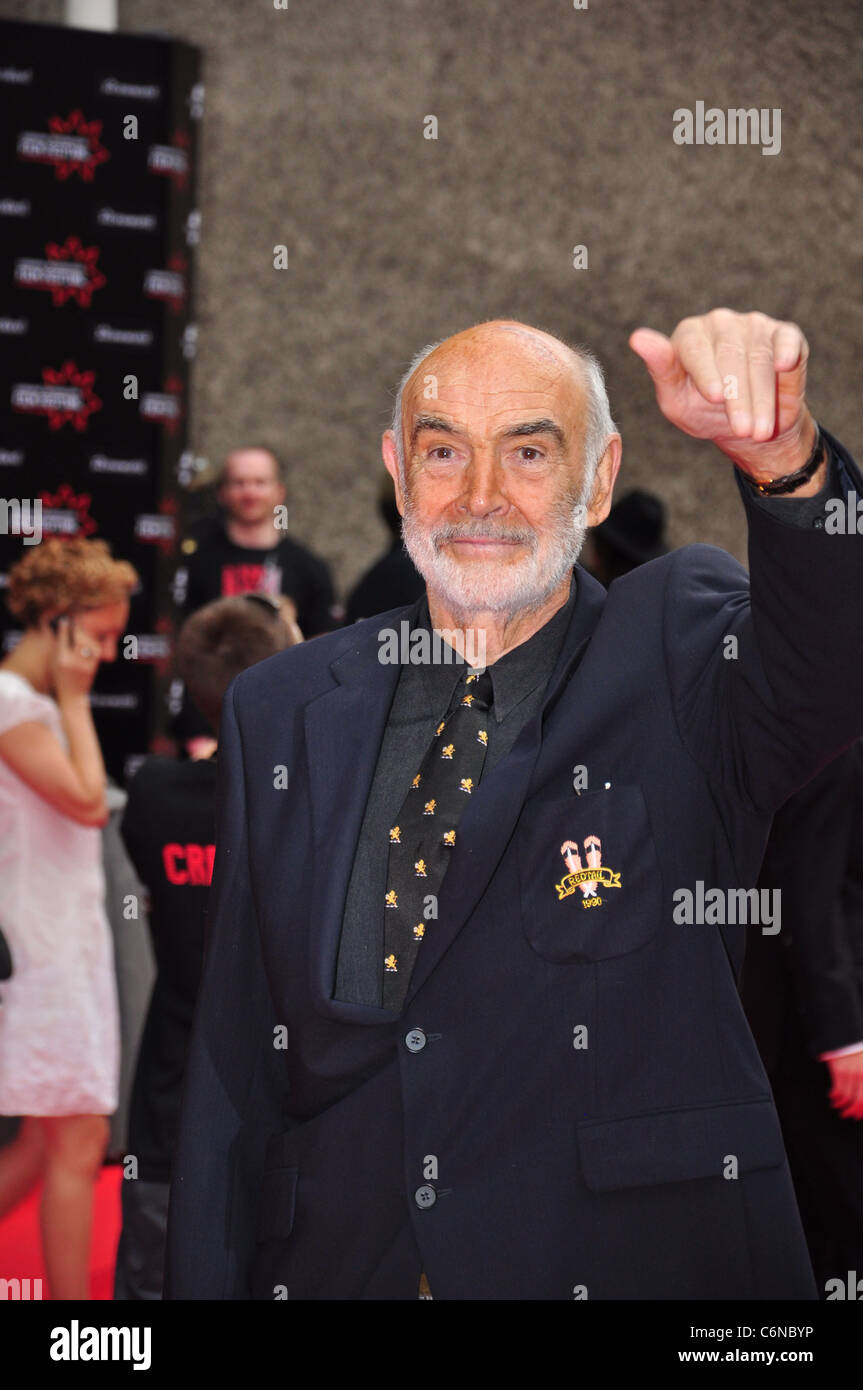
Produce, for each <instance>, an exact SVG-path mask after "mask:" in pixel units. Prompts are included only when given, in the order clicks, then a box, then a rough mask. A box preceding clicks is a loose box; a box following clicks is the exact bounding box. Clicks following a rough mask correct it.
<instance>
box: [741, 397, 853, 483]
mask: <svg viewBox="0 0 863 1390" xmlns="http://www.w3.org/2000/svg"><path fill="white" fill-rule="evenodd" d="M809 418H810V420H811V418H812V417H811V416H810V417H809ZM807 433H809V432H807ZM801 448H802V441H801V444H800V446H798V449H796V450H795V451H794V453H793V454H791V455H790V456H786V457H788V463H787V464H786V463H785V462H784V461H783V462H776V463H775V464H774V465H773V471H772V472H771V473H767V472H765V471H763V470H756V471H753V470H752V469H750V468H748V467H743V466H742V465H741V464H739V463H737V462H736V461H735V467H736V468H737V469H738V471H739V472H740V473H742V474H743V476H744V478H745V479H746V482H747V484H748V486H749V487H750V488H751V489H752V491H753V492H757V493H758V494H759V496H761V497H770V498H773V497H780V498H781V497H796V498H797V497H815V496H817V495H818V493H819V492H821V490H822V489H823V487H824V486H825V484H826V482H827V472H828V465H829V460H830V450H829V448H828V446H827V441H826V440H825V439H824V437H823V435H822V433H821V430H820V429H819V427H818V424H817V423H816V421H814V420H812V430H811V442H810V445H809V452H808V453H807V454H806V455H805V456H804V457H803V458H802V461H801V459H800V449H801Z"/></svg>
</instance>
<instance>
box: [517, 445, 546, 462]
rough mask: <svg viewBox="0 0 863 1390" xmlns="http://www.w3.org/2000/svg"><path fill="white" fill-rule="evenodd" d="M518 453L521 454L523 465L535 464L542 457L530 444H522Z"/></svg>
mask: <svg viewBox="0 0 863 1390" xmlns="http://www.w3.org/2000/svg"><path fill="white" fill-rule="evenodd" d="M518 452H519V453H520V454H521V456H522V458H523V459H524V461H525V463H535V462H536V460H537V459H538V458H541V457H542V454H541V452H540V450H539V449H534V447H533V445H532V444H522V446H521V448H520V449H519V451H518Z"/></svg>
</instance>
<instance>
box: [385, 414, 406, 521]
mask: <svg viewBox="0 0 863 1390" xmlns="http://www.w3.org/2000/svg"><path fill="white" fill-rule="evenodd" d="M381 455H382V456H383V461H384V466H385V468H386V470H387V472H388V473H389V475H390V477H391V478H392V480H393V487H394V488H395V493H396V506H397V507H398V509H399V514H400V515H401V516H404V514H405V505H404V492H403V490H402V483H401V478H400V477H399V456H398V451H397V449H396V437H395V435H394V434H393V432H392V430H385V431H384V434H383V437H382V439H381Z"/></svg>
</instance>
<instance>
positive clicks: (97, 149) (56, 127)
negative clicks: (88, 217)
mask: <svg viewBox="0 0 863 1390" xmlns="http://www.w3.org/2000/svg"><path fill="white" fill-rule="evenodd" d="M48 129H49V130H52V131H53V132H54V134H55V135H78V136H81V138H82V139H84V140H86V141H87V145H88V147H89V153H88V154H87V156H86V158H85V159H78V158H76V157H75V156H72V157H63V156H59V157H58V156H53V157H51V156H50V155H49V161H50V162H51V163H52V164H53V165H54V172H55V174H56V175H57V178H58V179H68V177H69V175H70V174H80V176H81V178H82V179H83V180H84V182H85V183H91V182H92V180H93V175H94V174H95V172H96V169H97V167H98V166H99V165H100V164H104V163H105V160H106V159H110V158H111V156H110V154H109V152H108V150H106V149H105V146H104V145H103V144H102V142H101V140H100V139H99V136H100V135H101V134H102V122H101V121H87V120H85V119H84V113H83V111H71V112H70V113H69V115H68V116H67V117H66V119H65V120H64V119H63V117H62V116H52V117H51V118H50V120H49V121H48Z"/></svg>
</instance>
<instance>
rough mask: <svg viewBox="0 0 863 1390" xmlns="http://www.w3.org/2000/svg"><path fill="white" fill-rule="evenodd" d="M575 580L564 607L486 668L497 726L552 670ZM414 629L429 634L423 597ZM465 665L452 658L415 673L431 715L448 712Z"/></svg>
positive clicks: (570, 614)
mask: <svg viewBox="0 0 863 1390" xmlns="http://www.w3.org/2000/svg"><path fill="white" fill-rule="evenodd" d="M576 589H577V580H576V577H575V571H574V570H573V573H572V578H571V580H570V585H569V597H568V599H567V600H566V603H565V604H563V606H562V607H561V608H559V609H558V610H557V612H556V613H554V614H552V616H551V617H550V618H549V620H548V622H546V623H543V625H542V627H541V628H539V629H538V630H537V631H536V632H535V633H533V635H532V636H531V637H528V639H527V641H526V642H520V643H519V645H518V646H517V647H513V648H512V650H511V651H508V652H505V653H504V655H503V656H501V657H498V659H497V661H494V662H492V664H491V665H490V666H489V667H488V670H489V673H490V675H491V684H492V690H493V692H494V702H493V704H492V713H493V714H494V717H495V720H496V721H497V723H498V724H500V723H501V721H502V720H504V719H506V717H507V715H508V714H510V713H511V711H512V710H514V709H515V707H516V706H517V705H520V704H521V702H522V700H524V699H526V698H527V696H528V695H529V694H530V693H531V691H532V690H535V689H536V687H537V686H538V685H540V684H544V683H545V682H546V681H547V680H548V679H549V677H550V675H551V673H552V671H553V670H554V666H555V662H556V661H557V658H558V655H559V654H560V649H561V647H562V645H563V639H564V636H565V634H566V630H567V628H568V626H569V620H570V617H571V616H572V609H573V606H574V604H575V596H576ZM416 625H417V627H424V628H425V629H426V631H428V632H431V631H432V626H431V617H430V615H429V609H428V600H427V598H426V597H423V599H422V603H421V606H420V610H419V613H418V615H417V620H416ZM466 668H467V663H466V662H465V661H463V660H462V658H461V657H460V656H459V655H458V653H456V654H455V656H454V660H453V661H452V663H450V664H444V663H442V662H429V663H426V664H425V665H423V666H420V667H418V668H417V669H418V670H419V671H420V672H421V676H422V684H423V689H424V691H425V693H426V696H427V697H428V699H429V702H430V708H433V709H434V710H435V712H438V711H443V710H444V709H448V708H449V705H450V702H451V700H452V697H453V695H454V693H455V688H456V686H457V685H458V683H459V681H460V680H461V678H462V676H463V675H464V674H465V670H466Z"/></svg>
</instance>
